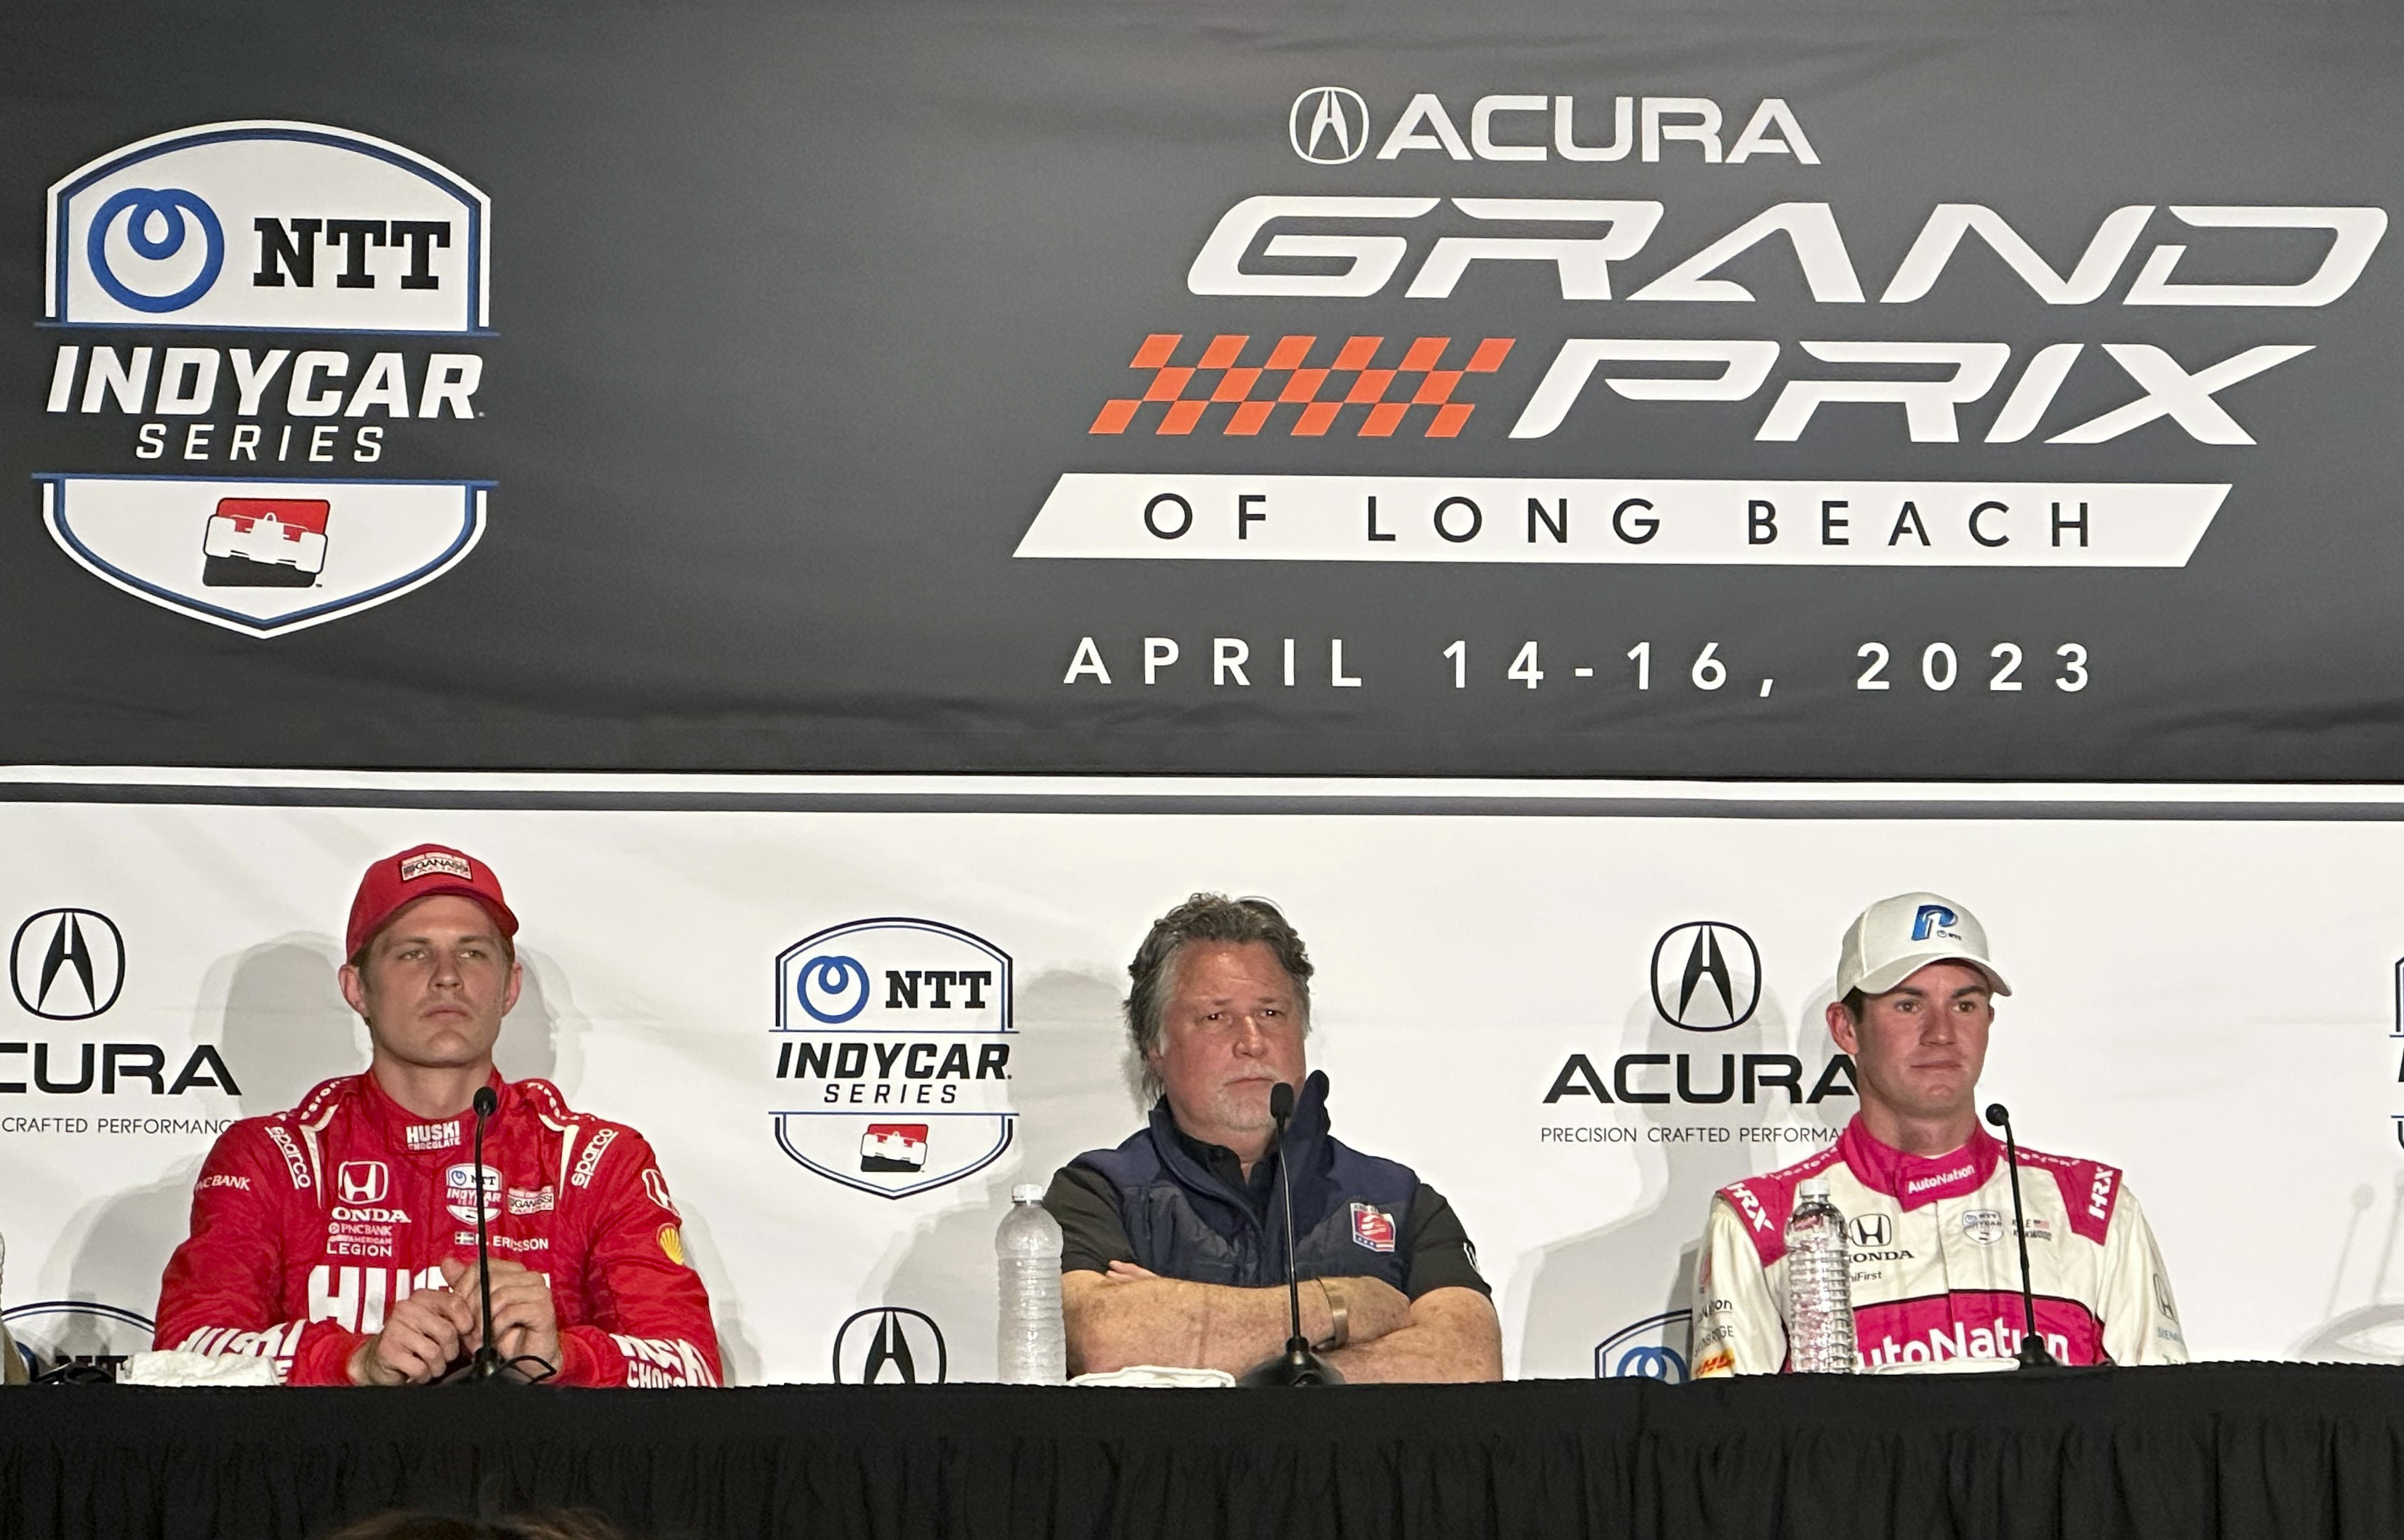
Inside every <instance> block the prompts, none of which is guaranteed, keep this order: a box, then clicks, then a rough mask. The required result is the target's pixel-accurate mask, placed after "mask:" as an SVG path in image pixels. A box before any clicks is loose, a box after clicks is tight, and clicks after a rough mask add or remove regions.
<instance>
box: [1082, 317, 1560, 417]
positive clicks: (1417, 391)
mask: <svg viewBox="0 0 2404 1540" xmlns="http://www.w3.org/2000/svg"><path fill="white" fill-rule="evenodd" d="M1184 340H1185V335H1184V333H1182V332H1178V331H1156V332H1154V333H1153V334H1152V335H1151V336H1149V337H1146V338H1145V339H1144V340H1143V345H1142V346H1141V347H1139V348H1137V349H1136V353H1135V358H1134V361H1133V362H1131V363H1130V364H1128V366H1127V367H1128V368H1130V369H1139V370H1149V371H1151V372H1152V380H1151V383H1150V384H1149V385H1146V386H1145V387H1144V391H1143V394H1141V395H1140V396H1127V397H1121V398H1118V399H1113V400H1110V401H1106V402H1104V403H1103V404H1102V410H1101V412H1100V413H1097V415H1096V416H1095V418H1094V426H1093V427H1091V428H1089V429H1088V430H1087V431H1088V432H1091V433H1097V434H1119V433H1125V432H1126V431H1127V430H1128V429H1129V428H1130V427H1134V426H1135V423H1136V420H1137V417H1138V415H1139V413H1142V412H1143V409H1144V408H1145V407H1147V406H1151V405H1153V404H1155V403H1159V404H1161V405H1162V406H1163V407H1164V410H1163V411H1162V412H1161V413H1160V414H1159V416H1158V418H1157V420H1155V421H1154V422H1153V429H1152V430H1153V433H1154V434H1164V435H1172V436H1173V435H1181V434H1188V433H1192V432H1194V431H1195V430H1196V429H1197V428H1199V427H1202V426H1203V423H1204V417H1205V413H1209V410H1210V409H1211V408H1212V407H1214V406H1224V407H1228V408H1230V409H1231V410H1229V411H1228V412H1226V413H1223V414H1222V415H1221V416H1219V417H1218V418H1216V419H1215V420H1216V421H1217V422H1218V424H1219V431H1220V432H1221V433H1222V434H1224V435H1227V436H1229V437H1232V438H1250V437H1252V436H1253V435H1255V434H1258V433H1260V432H1261V431H1262V430H1264V429H1265V428H1267V427H1270V426H1271V423H1272V420H1273V418H1274V417H1275V414H1276V413H1277V411H1278V409H1279V407H1293V408H1295V409H1296V410H1295V411H1294V412H1293V413H1288V414H1287V415H1286V416H1285V417H1284V418H1283V419H1282V421H1283V422H1284V423H1285V427H1286V432H1287V433H1288V435H1290V436H1292V437H1294V438H1300V439H1315V438H1320V437H1322V436H1324V435H1326V434H1327V433H1329V432H1331V431H1333V430H1334V429H1335V427H1337V426H1338V424H1339V422H1340V421H1341V420H1342V418H1343V413H1344V412H1345V411H1346V409H1347V408H1349V407H1361V408H1363V409H1364V410H1363V412H1361V413H1358V414H1357V415H1356V416H1355V417H1354V418H1353V419H1352V423H1353V428H1352V431H1353V435H1354V437H1356V438H1363V439H1385V438H1391V437H1392V436H1393V435H1394V434H1396V433H1397V432H1399V431H1401V430H1402V428H1403V427H1405V424H1406V423H1407V422H1408V421H1410V420H1411V416H1410V414H1411V413H1412V412H1413V411H1415V410H1416V409H1418V408H1421V407H1424V408H1427V409H1428V410H1427V411H1426V412H1425V413H1422V414H1421V415H1420V417H1419V422H1420V423H1421V424H1422V427H1420V435H1421V436H1422V437H1424V438H1430V439H1450V438H1454V437H1456V436H1458V435H1459V434H1460V432H1461V428H1462V427H1463V426H1464V425H1466V424H1467V423H1468V421H1469V414H1470V413H1472V412H1473V411H1475V410H1476V409H1475V406H1474V405H1473V404H1472V403H1470V402H1468V401H1457V400H1454V399H1453V393H1454V392H1455V391H1456V390H1457V389H1459V388H1460V385H1461V377H1462V376H1463V375H1465V374H1491V373H1493V372H1494V371H1496V370H1498V369H1501V368H1502V360H1503V359H1504V358H1506V357H1509V356H1510V353H1511V343H1512V342H1513V339H1512V338H1509V337H1489V338H1486V339H1485V340H1483V341H1482V342H1480V343H1478V344H1477V345H1476V347H1475V349H1474V350H1472V351H1471V353H1470V356H1469V358H1468V360H1467V362H1465V363H1464V364H1462V365H1461V367H1459V368H1454V369H1446V368H1442V367H1440V366H1441V365H1442V364H1443V362H1444V358H1445V355H1446V354H1447V352H1449V351H1450V350H1451V348H1452V339H1451V338H1449V337H1419V338H1415V339H1413V340H1412V341H1411V342H1410V343H1409V344H1408V345H1407V346H1405V348H1404V350H1403V356H1402V358H1401V360H1400V362H1398V363H1395V364H1393V365H1391V366H1389V367H1385V368H1378V367H1377V356H1378V354H1379V353H1381V352H1382V351H1384V349H1385V346H1386V339H1385V338H1383V337H1348V338H1346V339H1345V340H1344V342H1343V343H1342V344H1341V345H1339V346H1338V347H1337V348H1336V349H1335V357H1334V358H1333V359H1332V360H1331V361H1329V362H1327V363H1325V364H1322V365H1318V366H1313V365H1312V364H1311V362H1310V357H1311V355H1312V353H1313V352H1314V351H1316V349H1317V348H1318V345H1319V339H1318V338H1317V337H1314V336H1302V335H1288V336H1284V337H1279V339H1278V340H1277V342H1276V343H1275V344H1274V345H1273V346H1271V347H1270V348H1269V350H1268V357H1266V358H1265V360H1263V361H1262V362H1260V363H1257V364H1249V365H1248V364H1245V363H1244V362H1243V361H1242V360H1243V357H1244V353H1245V350H1246V348H1247V347H1248V346H1249V345H1250V343H1251V337H1250V336H1249V335H1247V334H1243V333H1237V332H1221V333H1220V334H1218V335H1217V336H1214V337H1212V338H1211V339H1210V340H1209V343H1206V344H1204V346H1203V348H1202V354H1201V357H1199V358H1197V359H1196V360H1195V362H1193V363H1191V364H1179V363H1177V362H1175V361H1174V360H1175V358H1176V357H1177V352H1178V347H1179V345H1180V344H1181V343H1183V342H1184Z"/></svg>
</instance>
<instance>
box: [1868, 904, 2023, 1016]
mask: <svg viewBox="0 0 2404 1540" xmlns="http://www.w3.org/2000/svg"><path fill="white" fill-rule="evenodd" d="M1932 962H1966V963H1968V964H1969V965H1970V966H1971V967H1973V968H1976V969H1978V972H1980V973H1984V974H1986V975H1987V983H1988V986H1989V987H1992V989H1993V990H1994V992H1995V993H1997V994H1999V995H2008V994H2010V993H2011V992H2012V987H2011V986H2010V985H2008V984H2006V983H2005V982H2004V975H2003V974H2002V973H1998V972H1997V971H1996V969H1995V965H1994V964H1993V963H1992V962H1990V961H1988V960H1987V928H1986V927H1985V926H1983V925H1981V924H1979V923H1978V916H1976V915H1974V914H1972V913H1970V911H1969V910H1968V909H1967V908H1965V907H1964V906H1963V905H1961V904H1959V903H1954V902H1953V901H1952V900H1951V899H1950V898H1946V897H1944V896H1942V895H1940V894H1936V893H1897V894H1896V895H1895V896H1894V897H1893V898H1888V899H1880V900H1879V901H1878V902H1877V903H1873V904H1871V905H1870V906H1869V907H1868V908H1866V909H1865V910H1863V911H1862V912H1861V913H1860V914H1859V915H1857V916H1855V917H1854V918H1853V923H1852V924H1851V925H1849V926H1847V927H1846V928H1845V942H1844V945H1842V946H1841V947H1840V948H1838V952H1837V998H1838V999H1839V1000H1842V999H1843V998H1844V997H1845V996H1847V995H1849V994H1851V993H1852V992H1853V991H1854V990H1856V989H1859V990H1860V991H1861V992H1862V993H1864V994H1866V995H1882V994H1885V993H1886V992H1887V991H1888V990H1889V989H1892V988H1894V987H1896V986H1897V985H1899V984H1901V983H1902V982H1903V981H1904V980H1905V979H1908V978H1909V977H1910V976H1911V975H1912V974H1914V973H1918V972H1920V970H1922V968H1925V967H1927V966H1928V965H1929V964H1930V963H1932Z"/></svg>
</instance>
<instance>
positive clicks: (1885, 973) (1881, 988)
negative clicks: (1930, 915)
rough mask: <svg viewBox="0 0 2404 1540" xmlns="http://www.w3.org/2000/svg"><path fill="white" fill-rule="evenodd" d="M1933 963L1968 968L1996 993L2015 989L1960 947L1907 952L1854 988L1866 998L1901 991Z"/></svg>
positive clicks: (1988, 964) (1992, 967)
mask: <svg viewBox="0 0 2404 1540" xmlns="http://www.w3.org/2000/svg"><path fill="white" fill-rule="evenodd" d="M1932 962H1959V963H1964V964H1966V965H1967V966H1969V967H1972V968H1976V969H1977V970H1978V972H1980V973H1984V974H1986V975H1987V987H1988V988H1989V989H1991V990H1992V991H1993V992H1994V993H1996V994H1998V995H2008V994H2010V993H2011V992H2012V987H2011V986H2010V985H2008V984H2006V983H2005V982H2004V975H2003V974H2002V973H2000V972H1998V971H1997V970H1996V967H1995V965H1994V964H1993V963H1992V962H1989V961H1988V960H1987V959H1985V958H1982V957H1980V956H1978V954H1977V953H1976V952H1965V951H1964V950H1962V949H1961V948H1960V947H1958V946H1954V947H1946V946H1934V947H1931V948H1929V949H1928V950H1926V951H1924V952H1908V953H1906V954H1905V955H1903V956H1902V957H1899V958H1895V959H1891V960H1889V961H1888V962H1885V963H1883V964H1881V965H1880V966H1879V967H1876V968H1873V969H1871V970H1870V971H1869V972H1868V973H1864V974H1863V975H1862V976H1861V977H1860V978H1859V979H1857V980H1855V981H1854V983H1853V984H1852V988H1855V989H1859V990H1860V991H1861V992H1862V993H1864V994H1866V995H1882V994H1885V993H1886V992H1887V991H1888V990H1890V989H1895V988H1900V987H1902V985H1903V981H1904V980H1906V979H1908V978H1909V977H1910V976H1911V975H1912V974H1914V973H1918V972H1920V971H1921V970H1922V968H1925V967H1927V966H1928V965H1929V964H1930V963H1932ZM1837 992H1838V995H1839V996H1842V995H1844V994H1845V993H1847V992H1848V991H1846V990H1844V989H1839V990H1838V991H1837Z"/></svg>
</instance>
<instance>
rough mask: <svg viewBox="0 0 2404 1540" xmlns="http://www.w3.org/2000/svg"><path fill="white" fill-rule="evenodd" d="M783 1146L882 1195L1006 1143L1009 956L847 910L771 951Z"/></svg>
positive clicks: (964, 1167) (955, 1172)
mask: <svg viewBox="0 0 2404 1540" xmlns="http://www.w3.org/2000/svg"><path fill="white" fill-rule="evenodd" d="M773 1035H774V1037H775V1039H776V1064H775V1067H774V1070H773V1073H774V1076H775V1078H776V1082H777V1084H778V1086H779V1089H780V1091H781V1092H782V1095H781V1097H780V1103H781V1110H780V1111H778V1112H776V1113H774V1114H773V1116H774V1121H775V1125H776V1144H777V1147H778V1148H780V1149H782V1150H783V1151H784V1152H785V1153H786V1154H787V1155H790V1156H791V1157H792V1158H793V1159H794V1160H796V1161H799V1162H800V1163H801V1164H802V1165H804V1166H806V1167H808V1168H809V1169H811V1170H813V1171H816V1172H818V1174H819V1175H820V1176H823V1177H826V1178H828V1179H829V1180H831V1181H834V1182H840V1183H843V1184H844V1185H845V1186H847V1187H857V1188H859V1189H860V1191H862V1192H869V1193H875V1194H878V1195H879V1196H881V1197H908V1196H909V1195H911V1194H913V1193H922V1192H925V1191H927V1190H929V1188H933V1187H940V1186H942V1185H943V1184H944V1183H949V1182H957V1181H958V1180H959V1179H960V1178H961V1177H964V1176H966V1175H968V1174H969V1173H970V1172H971V1171H974V1170H979V1169H983V1168H984V1167H985V1166H986V1165H988V1164H990V1163H991V1162H992V1161H993V1160H994V1158H995V1157H996V1156H998V1155H1000V1154H1001V1152H1002V1151H1003V1150H1005V1149H1007V1148H1009V1147H1010V1141H1011V1136H1012V1129H1013V1126H1014V1124H1015V1122H1016V1118H1017V1113H1016V1112H1015V1110H1014V1109H1013V1106H1012V1104H1011V1095H1010V1051H1011V1043H1012V1042H1013V1039H1014V1038H1015V1036H1016V1033H1015V1032H1014V1031H1013V1028H1012V1026H1011V961H1010V955H1009V954H1008V953H1006V952H1004V951H1002V950H1001V948H999V947H998V946H996V945H993V944H992V943H991V942H989V941H986V940H985V939H984V938H983V937H981V936H976V935H971V933H969V932H968V931H963V930H960V929H959V928H958V927H957V926H952V925H945V924H943V923H941V922H940V921H937V920H930V919H901V918H881V919H862V920H853V921H851V922H850V923H848V924H844V925H837V926H833V927H831V928H829V929H827V930H824V931H818V933H816V934H815V935H812V936H809V937H807V938H806V939H804V940H802V941H799V942H796V943H794V944H793V945H790V946H789V947H787V948H785V950H784V951H783V952H782V953H780V954H779V955H778V956H777V959H776V1026H775V1028H774V1033H773Z"/></svg>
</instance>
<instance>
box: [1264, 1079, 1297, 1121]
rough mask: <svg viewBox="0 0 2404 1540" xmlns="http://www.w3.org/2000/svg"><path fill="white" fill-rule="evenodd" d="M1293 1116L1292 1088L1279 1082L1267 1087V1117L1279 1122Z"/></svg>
mask: <svg viewBox="0 0 2404 1540" xmlns="http://www.w3.org/2000/svg"><path fill="white" fill-rule="evenodd" d="M1269 1116H1271V1117H1274V1118H1277V1119H1279V1120H1280V1121H1282V1120H1284V1119H1286V1118H1289V1117H1292V1116H1293V1086H1291V1085H1287V1084H1286V1083H1285V1082H1284V1081H1282V1080H1280V1081H1279V1082H1278V1083H1277V1084H1276V1085H1272V1086H1270V1087H1269Z"/></svg>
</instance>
